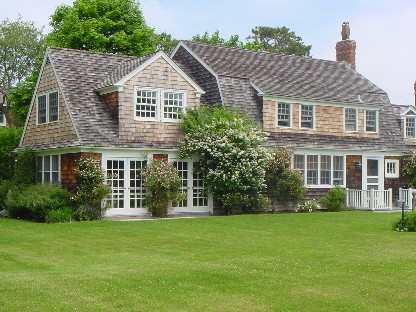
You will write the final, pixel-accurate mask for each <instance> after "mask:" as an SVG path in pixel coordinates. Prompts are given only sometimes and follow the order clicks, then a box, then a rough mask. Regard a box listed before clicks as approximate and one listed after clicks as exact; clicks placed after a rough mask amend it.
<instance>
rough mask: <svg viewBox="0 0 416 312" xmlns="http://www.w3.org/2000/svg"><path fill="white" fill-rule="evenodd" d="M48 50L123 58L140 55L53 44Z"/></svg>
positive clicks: (133, 57) (132, 57)
mask: <svg viewBox="0 0 416 312" xmlns="http://www.w3.org/2000/svg"><path fill="white" fill-rule="evenodd" d="M47 49H48V50H62V51H68V52H76V53H85V54H95V55H106V56H107V57H108V56H114V57H120V58H125V59H135V58H139V57H140V56H133V55H126V54H117V53H110V52H99V51H91V50H81V49H72V48H63V47H55V46H48V47H47Z"/></svg>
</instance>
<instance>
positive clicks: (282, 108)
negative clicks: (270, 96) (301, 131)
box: [277, 102, 291, 127]
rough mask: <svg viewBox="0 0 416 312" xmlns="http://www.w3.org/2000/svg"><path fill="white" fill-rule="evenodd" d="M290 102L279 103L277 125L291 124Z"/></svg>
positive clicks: (285, 125)
mask: <svg viewBox="0 0 416 312" xmlns="http://www.w3.org/2000/svg"><path fill="white" fill-rule="evenodd" d="M290 108H291V107H290V103H283V102H279V103H277V126H279V127H290V126H291V118H290V117H291V113H290V112H291V109H290Z"/></svg>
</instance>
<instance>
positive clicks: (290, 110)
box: [276, 101, 293, 128]
mask: <svg viewBox="0 0 416 312" xmlns="http://www.w3.org/2000/svg"><path fill="white" fill-rule="evenodd" d="M279 103H284V104H287V105H289V126H281V125H279ZM292 109H293V104H292V103H289V102H282V101H276V127H278V128H292V124H293V120H292V119H293V113H292Z"/></svg>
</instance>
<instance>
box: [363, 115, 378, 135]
mask: <svg viewBox="0 0 416 312" xmlns="http://www.w3.org/2000/svg"><path fill="white" fill-rule="evenodd" d="M377 117H378V114H377V111H376V110H366V111H365V131H366V132H377V131H378V122H377Z"/></svg>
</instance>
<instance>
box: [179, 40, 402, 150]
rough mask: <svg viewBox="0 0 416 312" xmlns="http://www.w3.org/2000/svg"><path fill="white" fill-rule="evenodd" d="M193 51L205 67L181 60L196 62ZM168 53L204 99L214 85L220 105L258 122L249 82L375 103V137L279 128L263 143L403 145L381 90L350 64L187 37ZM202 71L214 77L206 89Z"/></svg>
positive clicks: (280, 92) (273, 90)
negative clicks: (204, 42)
mask: <svg viewBox="0 0 416 312" xmlns="http://www.w3.org/2000/svg"><path fill="white" fill-rule="evenodd" d="M187 50H190V51H191V53H189V52H187ZM194 56H196V58H199V59H200V60H201V61H202V62H203V63H205V65H206V66H208V67H209V68H210V70H211V72H209V71H208V70H207V69H205V73H203V69H201V66H200V67H199V72H197V73H195V71H193V70H190V68H189V66H188V65H186V64H192V63H193V62H196V58H195V57H194ZM172 58H173V59H174V60H175V61H177V62H178V63H179V64H180V66H181V67H182V68H183V69H184V71H185V72H187V73H188V74H189V75H190V76H191V77H192V78H193V79H195V80H196V81H197V82H198V83H199V84H200V85H201V87H202V88H204V89H205V90H206V91H207V94H205V99H211V98H212V96H210V90H214V91H215V92H216V93H220V94H222V99H223V102H224V103H225V104H226V105H228V106H231V107H235V108H238V109H239V110H243V111H245V112H246V113H248V114H249V115H251V116H253V117H254V118H255V119H256V120H257V121H258V122H262V116H263V113H262V99H261V97H260V96H258V94H257V93H258V92H257V90H254V88H253V84H254V86H255V87H256V88H257V89H259V90H260V91H261V92H262V93H263V94H266V95H271V96H281V97H288V98H293V99H306V100H315V101H323V102H334V103H341V104H358V105H359V104H371V105H376V106H378V107H379V108H380V115H379V133H380V138H377V139H375V138H365V137H357V136H342V137H341V136H337V135H321V134H313V133H286V132H285V133H270V136H269V139H268V142H267V143H268V144H269V145H272V146H293V147H315V148H336V149H355V150H362V149H373V150H395V151H397V150H405V146H404V141H403V135H402V134H401V132H400V128H399V127H397V124H396V123H395V122H393V123H392V122H391V121H392V120H395V119H396V118H395V114H394V111H393V108H392V106H391V104H390V101H389V98H388V96H387V94H386V92H384V91H383V90H382V89H380V88H379V87H377V86H376V85H375V84H373V83H372V82H371V81H369V80H368V79H366V78H364V77H363V76H362V75H361V74H359V73H358V72H357V71H355V70H354V69H352V68H350V66H349V65H348V64H347V63H344V62H334V61H326V60H319V59H313V58H307V57H299V56H293V55H278V54H273V53H269V52H259V51H249V50H244V49H238V48H230V47H225V46H217V45H210V44H203V43H195V42H191V41H182V42H181V43H180V44H179V46H178V48H177V49H176V51H175V52H174V54H173V56H172ZM193 68H197V65H193V67H192V68H191V69H193ZM212 72H214V73H212ZM203 75H211V76H213V77H214V76H215V75H216V76H217V79H218V83H217V84H216V89H215V88H214V87H213V85H212V83H211V84H210V85H209V88H207V87H206V85H204V81H198V79H200V77H202V76H203ZM211 80H212V79H211ZM211 92H212V91H211ZM207 102H208V103H211V102H210V101H207ZM328 118H332V116H328Z"/></svg>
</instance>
